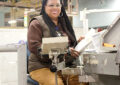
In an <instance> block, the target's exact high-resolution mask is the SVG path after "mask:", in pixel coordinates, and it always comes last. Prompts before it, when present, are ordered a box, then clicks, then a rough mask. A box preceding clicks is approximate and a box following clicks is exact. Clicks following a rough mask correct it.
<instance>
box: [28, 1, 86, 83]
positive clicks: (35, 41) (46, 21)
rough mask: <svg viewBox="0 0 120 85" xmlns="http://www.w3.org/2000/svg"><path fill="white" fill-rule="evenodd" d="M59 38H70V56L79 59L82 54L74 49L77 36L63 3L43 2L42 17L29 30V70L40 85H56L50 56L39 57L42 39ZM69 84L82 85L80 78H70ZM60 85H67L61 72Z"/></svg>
mask: <svg viewBox="0 0 120 85" xmlns="http://www.w3.org/2000/svg"><path fill="white" fill-rule="evenodd" d="M59 36H68V39H69V43H68V44H69V48H68V49H69V52H70V55H71V57H73V58H76V57H78V56H79V54H80V53H79V52H77V51H75V49H74V47H75V46H76V44H77V41H76V38H75V34H74V31H73V28H72V26H71V24H70V21H69V19H68V16H67V15H66V12H65V9H64V7H63V5H62V3H61V1H60V0H43V2H42V9H41V13H40V16H37V17H35V18H33V19H32V20H31V21H30V24H29V28H28V47H29V50H30V52H31V54H30V56H29V65H28V70H29V73H30V76H31V78H32V79H34V80H36V81H37V82H38V83H39V84H40V85H55V73H54V72H51V71H50V69H49V67H50V66H51V63H52V61H51V60H50V59H49V57H48V55H38V50H37V49H38V48H40V47H41V44H42V38H44V37H59ZM82 39H83V37H81V38H80V39H79V41H80V40H82ZM41 56H42V57H41ZM68 83H69V85H80V83H79V81H78V76H69V80H68ZM58 85H66V76H64V75H62V74H61V72H58ZM82 85H85V84H82Z"/></svg>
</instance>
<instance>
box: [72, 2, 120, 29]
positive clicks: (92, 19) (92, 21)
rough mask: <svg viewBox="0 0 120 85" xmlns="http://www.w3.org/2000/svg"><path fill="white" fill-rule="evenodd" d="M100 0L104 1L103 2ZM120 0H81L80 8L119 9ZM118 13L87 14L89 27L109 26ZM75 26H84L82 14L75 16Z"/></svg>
mask: <svg viewBox="0 0 120 85" xmlns="http://www.w3.org/2000/svg"><path fill="white" fill-rule="evenodd" d="M100 1H104V2H103V3H101V2H100ZM119 7H120V5H119V0H79V10H80V11H82V10H83V9H84V8H87V9H88V10H89V9H119ZM117 15H118V13H115V12H111V13H92V14H89V15H87V18H88V20H89V27H98V26H107V25H109V24H110V23H111V22H112V21H113V20H114V19H115V17H116V16H117ZM73 26H74V27H78V28H82V22H81V21H80V15H78V16H74V17H73Z"/></svg>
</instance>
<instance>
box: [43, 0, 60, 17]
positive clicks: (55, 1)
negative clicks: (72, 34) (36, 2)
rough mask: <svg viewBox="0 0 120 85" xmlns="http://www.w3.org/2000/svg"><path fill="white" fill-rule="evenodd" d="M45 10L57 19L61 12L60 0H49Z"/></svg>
mask: <svg viewBox="0 0 120 85" xmlns="http://www.w3.org/2000/svg"><path fill="white" fill-rule="evenodd" d="M45 12H46V13H47V14H48V16H49V17H50V18H52V19H57V18H58V16H59V15H60V12H61V4H60V0H48V1H47V4H46V6H45Z"/></svg>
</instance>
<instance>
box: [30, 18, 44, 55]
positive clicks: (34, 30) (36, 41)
mask: <svg viewBox="0 0 120 85" xmlns="http://www.w3.org/2000/svg"><path fill="white" fill-rule="evenodd" d="M41 43H42V29H41V26H40V24H39V22H38V21H37V20H33V21H32V22H31V23H30V25H29V28H28V48H29V50H30V52H31V53H34V54H35V55H37V54H38V53H37V49H38V48H39V47H41Z"/></svg>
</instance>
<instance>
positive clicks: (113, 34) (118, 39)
mask: <svg viewBox="0 0 120 85" xmlns="http://www.w3.org/2000/svg"><path fill="white" fill-rule="evenodd" d="M107 30H108V32H107V33H106V34H105V36H104V38H103V40H104V42H105V43H111V44H115V45H116V46H117V47H118V45H119V44H120V33H119V32H120V15H119V16H118V17H117V18H116V19H115V21H114V22H113V23H112V24H111V25H110V26H109V27H108V28H107Z"/></svg>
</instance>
